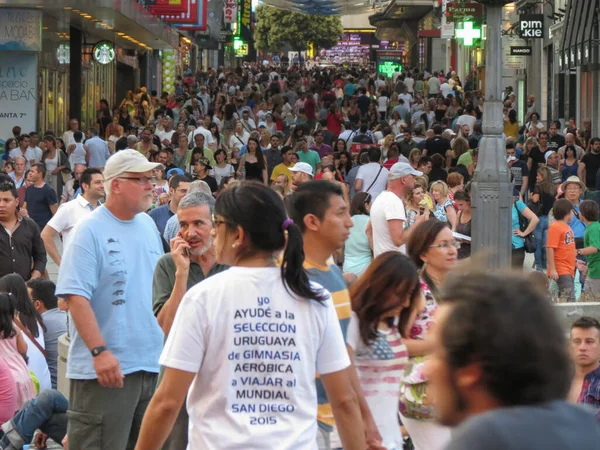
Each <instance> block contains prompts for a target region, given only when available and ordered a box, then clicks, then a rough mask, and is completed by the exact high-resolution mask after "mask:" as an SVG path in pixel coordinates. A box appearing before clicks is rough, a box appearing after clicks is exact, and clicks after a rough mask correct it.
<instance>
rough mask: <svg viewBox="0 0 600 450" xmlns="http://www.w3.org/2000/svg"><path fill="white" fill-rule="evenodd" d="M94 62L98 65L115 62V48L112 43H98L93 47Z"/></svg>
mask: <svg viewBox="0 0 600 450" xmlns="http://www.w3.org/2000/svg"><path fill="white" fill-rule="evenodd" d="M93 54H94V60H95V61H96V62H98V63H100V64H110V63H111V62H113V61H114V60H115V55H116V54H115V46H114V44H113V43H112V42H108V41H100V42H98V43H97V44H96V45H94V51H93Z"/></svg>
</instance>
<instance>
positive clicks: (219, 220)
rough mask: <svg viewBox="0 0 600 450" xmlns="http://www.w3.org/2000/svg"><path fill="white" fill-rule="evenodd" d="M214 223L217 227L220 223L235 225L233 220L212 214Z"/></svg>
mask: <svg viewBox="0 0 600 450" xmlns="http://www.w3.org/2000/svg"><path fill="white" fill-rule="evenodd" d="M212 224H213V227H215V228H216V227H218V226H219V225H222V224H227V225H233V222H229V221H227V220H221V219H217V217H216V216H214V215H213V216H212Z"/></svg>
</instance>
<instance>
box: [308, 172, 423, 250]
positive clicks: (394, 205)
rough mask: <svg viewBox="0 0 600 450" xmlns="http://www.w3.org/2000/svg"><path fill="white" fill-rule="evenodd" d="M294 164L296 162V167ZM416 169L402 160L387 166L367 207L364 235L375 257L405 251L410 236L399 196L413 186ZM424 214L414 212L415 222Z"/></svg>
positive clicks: (421, 173) (409, 229) (419, 174)
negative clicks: (381, 184) (383, 184)
mask: <svg viewBox="0 0 600 450" xmlns="http://www.w3.org/2000/svg"><path fill="white" fill-rule="evenodd" d="M297 165H298V164H296V166H297ZM421 175H423V172H419V171H417V170H415V169H413V167H412V166H411V165H410V164H408V163H405V162H397V163H396V164H394V165H393V166H392V168H391V169H390V173H389V175H388V187H387V190H385V191H383V192H382V193H381V194H379V196H378V197H377V198H376V199H375V201H374V202H373V205H372V206H371V214H370V215H371V220H370V221H369V224H368V225H367V230H366V233H367V236H370V238H371V240H372V242H373V255H374V256H375V257H377V256H379V255H380V254H382V253H384V252H387V251H397V252H402V253H406V246H405V244H406V242H407V241H408V238H409V236H410V233H411V230H412V227H411V228H408V229H407V230H405V229H404V222H406V211H405V209H404V203H403V202H402V199H403V198H404V196H405V195H406V194H407V193H408V192H410V190H411V189H412V188H413V187H414V185H415V177H420V176H421ZM426 216H427V213H425V214H418V215H417V217H416V219H415V225H418V224H419V223H421V222H423V221H424V220H425V219H426Z"/></svg>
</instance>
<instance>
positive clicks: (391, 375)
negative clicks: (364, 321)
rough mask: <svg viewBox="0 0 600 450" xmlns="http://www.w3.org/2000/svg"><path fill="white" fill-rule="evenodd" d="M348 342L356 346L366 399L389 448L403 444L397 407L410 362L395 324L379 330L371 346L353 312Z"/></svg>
mask: <svg viewBox="0 0 600 450" xmlns="http://www.w3.org/2000/svg"><path fill="white" fill-rule="evenodd" d="M346 343H347V344H348V345H349V346H350V347H352V349H353V350H354V365H355V367H356V372H357V374H358V380H359V382H360V386H361V388H362V390H363V393H364V395H365V399H366V401H367V403H368V405H369V408H370V410H371V414H372V415H373V419H374V420H375V423H376V424H377V428H378V429H379V433H380V434H381V437H382V444H383V445H384V446H385V447H386V448H388V449H396V448H397V449H401V448H403V441H402V434H401V433H400V427H399V425H398V416H397V414H396V408H397V406H398V400H399V397H400V381H401V380H402V374H403V371H404V367H405V365H406V364H407V362H408V351H407V350H406V346H405V345H404V344H403V343H402V339H401V337H400V333H399V332H398V329H397V328H396V327H393V328H391V329H389V330H379V333H378V335H377V337H376V338H375V340H374V341H372V342H371V343H370V344H369V345H368V346H367V345H365V343H364V342H363V341H362V339H361V337H360V332H359V319H358V317H357V316H356V314H354V313H352V316H351V317H350V324H349V326H348V335H347V338H346Z"/></svg>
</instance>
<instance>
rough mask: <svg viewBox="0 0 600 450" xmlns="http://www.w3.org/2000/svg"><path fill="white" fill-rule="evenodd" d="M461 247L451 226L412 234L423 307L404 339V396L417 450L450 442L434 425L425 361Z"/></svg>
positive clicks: (433, 225)
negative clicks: (406, 361) (440, 299)
mask: <svg viewBox="0 0 600 450" xmlns="http://www.w3.org/2000/svg"><path fill="white" fill-rule="evenodd" d="M458 247H460V244H459V243H458V242H456V241H455V240H454V237H453V235H452V230H451V229H450V228H449V227H448V224H447V223H445V222H441V221H439V220H437V219H431V220H428V221H426V222H423V223H421V224H419V225H418V226H417V227H416V228H414V229H413V230H412V232H411V234H410V238H409V240H408V245H407V254H408V256H409V257H410V258H411V259H412V261H413V262H414V263H415V265H416V266H417V268H418V269H419V271H420V276H421V291H422V292H423V295H424V297H425V306H424V307H422V308H421V309H420V310H419V311H418V312H417V314H416V317H414V318H413V319H412V320H411V322H410V323H409V324H408V326H409V328H410V331H409V332H408V336H407V337H406V339H404V343H405V345H406V348H407V349H408V354H409V356H410V361H409V364H408V365H407V368H406V370H405V372H404V378H403V381H402V385H401V389H400V390H401V394H400V415H401V418H402V425H404V427H405V428H406V429H407V431H408V434H409V435H410V437H411V440H412V442H413V444H414V446H415V449H416V450H438V449H439V450H441V449H443V448H444V447H445V446H446V445H447V444H448V442H449V441H450V429H449V428H447V427H444V426H441V425H438V424H437V423H436V422H434V421H433V419H434V417H435V411H434V406H433V405H432V404H431V400H430V399H429V398H428V397H427V380H426V379H425V378H424V376H423V365H424V358H425V356H426V355H428V354H429V353H431V351H432V346H431V342H430V341H429V340H428V336H427V335H428V332H429V330H430V328H431V327H432V326H434V321H435V320H434V319H435V317H434V316H435V311H436V309H437V307H438V303H437V301H436V297H438V295H439V294H438V293H439V289H440V288H441V286H442V285H443V283H444V282H445V280H446V278H447V276H448V274H449V272H450V271H451V270H452V269H454V267H455V266H456V261H457V256H458Z"/></svg>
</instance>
